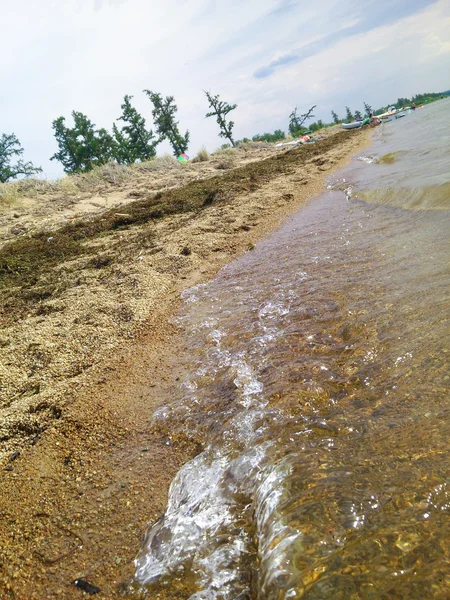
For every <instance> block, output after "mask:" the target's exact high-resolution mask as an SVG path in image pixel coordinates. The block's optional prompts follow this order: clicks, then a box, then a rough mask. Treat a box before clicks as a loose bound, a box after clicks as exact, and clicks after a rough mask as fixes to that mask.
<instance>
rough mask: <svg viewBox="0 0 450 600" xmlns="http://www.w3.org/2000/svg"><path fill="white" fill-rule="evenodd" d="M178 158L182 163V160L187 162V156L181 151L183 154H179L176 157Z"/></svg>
mask: <svg viewBox="0 0 450 600" xmlns="http://www.w3.org/2000/svg"><path fill="white" fill-rule="evenodd" d="M178 160H179V161H180V162H181V163H183V162H187V161H188V160H189V156H188V155H187V154H186V153H185V152H183V154H180V156H179V157H178Z"/></svg>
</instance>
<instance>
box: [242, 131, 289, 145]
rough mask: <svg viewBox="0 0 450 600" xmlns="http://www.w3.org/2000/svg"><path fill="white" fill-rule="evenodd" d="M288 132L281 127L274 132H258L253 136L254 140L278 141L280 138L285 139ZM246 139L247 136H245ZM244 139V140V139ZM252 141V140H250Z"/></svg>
mask: <svg viewBox="0 0 450 600" xmlns="http://www.w3.org/2000/svg"><path fill="white" fill-rule="evenodd" d="M285 137H286V134H285V133H284V131H281V129H275V131H274V132H273V133H258V134H257V135H254V136H253V137H252V141H253V142H271V143H273V142H278V141H279V140H284V138H285ZM244 139H245V138H244ZM242 141H244V140H242ZM248 141H250V140H248Z"/></svg>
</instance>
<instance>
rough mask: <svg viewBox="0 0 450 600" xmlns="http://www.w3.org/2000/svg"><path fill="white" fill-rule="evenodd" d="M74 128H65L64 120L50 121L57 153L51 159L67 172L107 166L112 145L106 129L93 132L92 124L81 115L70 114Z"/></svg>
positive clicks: (111, 155)
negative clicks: (56, 161)
mask: <svg viewBox="0 0 450 600" xmlns="http://www.w3.org/2000/svg"><path fill="white" fill-rule="evenodd" d="M72 118H73V120H74V127H72V128H70V127H67V126H66V124H65V118H64V117H58V119H55V120H54V121H53V124H52V127H53V130H54V135H55V138H56V142H57V144H58V148H59V150H58V152H56V153H55V154H54V155H53V156H52V157H51V158H50V160H58V161H59V162H60V163H61V164H62V165H63V168H64V171H65V172H66V173H80V172H82V173H84V172H87V171H91V170H92V169H93V168H94V167H96V166H99V165H103V164H105V163H107V162H108V161H109V160H111V159H112V158H113V157H114V153H115V143H114V139H113V138H112V136H111V135H110V134H109V133H108V132H107V131H106V129H103V128H102V129H95V125H94V123H92V121H90V120H89V119H88V118H87V116H86V115H84V114H83V113H81V112H77V111H75V110H74V111H73V112H72Z"/></svg>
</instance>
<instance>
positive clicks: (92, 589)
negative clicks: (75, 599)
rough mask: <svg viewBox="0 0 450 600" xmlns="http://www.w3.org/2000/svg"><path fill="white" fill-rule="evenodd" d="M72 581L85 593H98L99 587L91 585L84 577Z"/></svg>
mask: <svg viewBox="0 0 450 600" xmlns="http://www.w3.org/2000/svg"><path fill="white" fill-rule="evenodd" d="M73 583H74V585H76V586H77V587H78V588H80V590H83V592H86V593H87V594H98V593H99V591H100V588H99V587H97V586H96V585H92V583H89V581H86V579H75V581H74V582H73Z"/></svg>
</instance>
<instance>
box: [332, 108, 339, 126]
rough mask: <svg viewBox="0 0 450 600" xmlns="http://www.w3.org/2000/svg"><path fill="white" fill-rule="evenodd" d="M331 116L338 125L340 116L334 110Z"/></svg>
mask: <svg viewBox="0 0 450 600" xmlns="http://www.w3.org/2000/svg"><path fill="white" fill-rule="evenodd" d="M331 116H332V117H333V123H336V125H337V124H338V123H339V117H338V116H337V114H336V113H335V112H334V110H332V111H331Z"/></svg>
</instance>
